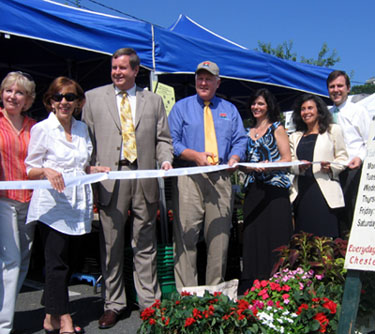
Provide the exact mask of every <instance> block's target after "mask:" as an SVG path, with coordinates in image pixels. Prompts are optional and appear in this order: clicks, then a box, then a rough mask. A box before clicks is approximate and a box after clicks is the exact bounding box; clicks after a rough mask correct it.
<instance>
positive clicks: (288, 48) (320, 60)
mask: <svg viewBox="0 0 375 334" xmlns="http://www.w3.org/2000/svg"><path fill="white" fill-rule="evenodd" d="M258 46H259V49H255V50H257V51H262V52H264V53H268V54H271V55H274V56H276V57H278V58H281V59H287V60H292V61H298V60H297V54H296V53H295V52H293V51H292V49H293V42H292V41H288V42H286V41H284V42H283V43H282V44H279V45H277V46H276V47H275V48H274V47H272V46H271V43H264V42H261V41H258ZM299 61H300V62H301V63H305V64H311V65H317V66H323V67H332V66H334V65H335V64H336V63H338V62H339V61H340V57H338V56H337V51H336V49H333V50H332V51H331V52H330V50H329V48H328V45H327V43H326V42H324V43H323V45H322V47H321V49H320V51H319V53H318V56H317V58H316V59H314V58H305V57H304V56H301V57H300V60H299Z"/></svg>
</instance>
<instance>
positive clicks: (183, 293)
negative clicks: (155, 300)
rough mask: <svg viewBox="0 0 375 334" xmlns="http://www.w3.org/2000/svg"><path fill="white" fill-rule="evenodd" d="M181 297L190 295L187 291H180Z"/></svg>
mask: <svg viewBox="0 0 375 334" xmlns="http://www.w3.org/2000/svg"><path fill="white" fill-rule="evenodd" d="M181 296H191V293H190V292H188V291H181Z"/></svg>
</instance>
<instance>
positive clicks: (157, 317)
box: [138, 291, 261, 334]
mask: <svg viewBox="0 0 375 334" xmlns="http://www.w3.org/2000/svg"><path fill="white" fill-rule="evenodd" d="M141 318H142V320H143V323H142V325H141V327H140V328H139V329H138V333H139V334H151V333H153V334H157V333H166V334H174V333H176V334H177V333H189V334H203V333H204V334H206V333H207V334H209V333H218V334H219V333H223V334H224V333H225V334H227V333H229V334H235V333H243V334H255V333H261V332H259V326H258V325H257V324H256V322H255V320H254V317H253V314H252V312H251V310H250V309H249V304H248V303H247V302H245V301H241V300H240V301H238V302H235V301H233V300H231V299H229V298H228V297H227V296H225V295H222V294H221V293H219V292H218V293H214V294H210V293H209V292H207V291H206V292H205V294H204V296H203V297H197V296H195V295H191V294H190V293H187V292H183V293H182V294H181V295H179V294H177V293H176V294H173V295H172V297H171V299H164V300H163V301H162V302H160V301H156V302H155V303H154V305H153V306H152V307H149V308H147V309H145V310H144V311H143V312H142V314H141Z"/></svg>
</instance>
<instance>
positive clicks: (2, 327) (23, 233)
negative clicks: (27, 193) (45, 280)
mask: <svg viewBox="0 0 375 334" xmlns="http://www.w3.org/2000/svg"><path fill="white" fill-rule="evenodd" d="M28 206H29V203H21V202H18V201H14V200H10V199H6V198H0V334H9V333H10V332H11V330H12V327H13V316H14V309H15V305H16V298H17V294H18V292H19V291H20V290H21V287H22V284H23V281H24V280H25V277H26V274H27V270H28V267H29V260H30V254H31V246H32V242H33V238H34V229H35V224H34V223H31V224H27V225H26V224H25V222H26V215H27V208H28Z"/></svg>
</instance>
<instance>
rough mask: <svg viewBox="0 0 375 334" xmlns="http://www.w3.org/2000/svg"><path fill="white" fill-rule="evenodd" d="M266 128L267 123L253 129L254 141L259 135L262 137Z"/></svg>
mask: <svg viewBox="0 0 375 334" xmlns="http://www.w3.org/2000/svg"><path fill="white" fill-rule="evenodd" d="M268 127H269V123H268V122H267V123H266V125H263V126H259V127H257V128H254V137H255V139H258V137H259V135H260V134H262V135H263V134H264V133H265V132H266V131H267V129H268Z"/></svg>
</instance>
